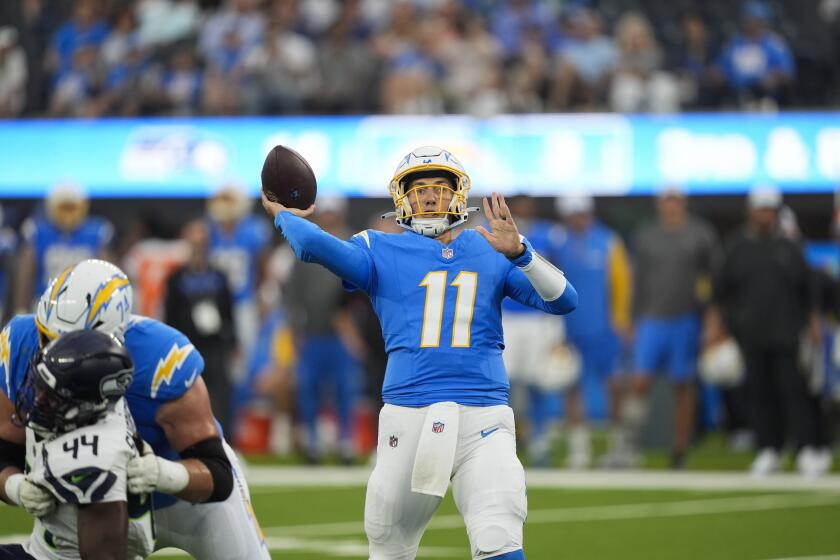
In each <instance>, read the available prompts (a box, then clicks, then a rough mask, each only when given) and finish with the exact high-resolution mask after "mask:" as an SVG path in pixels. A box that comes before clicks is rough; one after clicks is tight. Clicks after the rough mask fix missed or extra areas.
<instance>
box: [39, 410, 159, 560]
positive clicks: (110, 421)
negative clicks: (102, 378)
mask: <svg viewBox="0 0 840 560" xmlns="http://www.w3.org/2000/svg"><path fill="white" fill-rule="evenodd" d="M134 432H135V430H134V423H133V421H132V420H131V416H130V415H129V413H128V408H127V407H126V404H125V400H123V399H120V401H119V402H117V403H116V405H115V407H114V409H113V410H112V411H110V412H108V413H107V414H106V415H105V416H104V417H103V418H101V419H100V420H99V422H97V423H96V424H93V425H90V426H85V427H83V428H79V429H77V430H73V431H72V432H68V433H65V434H60V435H55V436H48V437H46V438H44V437H41V436H39V435H37V434H36V433H35V432H34V431H33V430H31V429H29V428H27V430H26V467H27V472H28V476H29V477H30V478H31V480H32V481H33V482H34V483H36V484H39V485H41V486H42V487H43V488H45V489H46V490H48V491H49V492H50V493H51V494H52V495H53V496H54V497H55V499H56V500H57V501H58V507H57V508H56V510H55V511H54V512H53V513H51V514H50V515H47V516H45V517H42V518H40V519H36V520H35V527H34V528H33V530H32V535H31V536H30V538H29V541H28V542H27V543H26V544H25V545H24V548H25V549H26V551H27V552H28V553H29V554H31V555H32V556H34V557H36V558H44V559H49V560H65V559H66V560H70V559H78V558H79V552H78V550H79V548H78V540H77V523H76V517H77V512H78V510H79V506H82V505H87V504H96V503H105V502H126V501H127V502H128V518H129V519H128V554H127V558H129V559H130V560H134V559H137V558H145V557H146V556H148V555H149V554H151V553H152V550H154V544H155V540H154V520H153V518H152V500H151V497H150V496H149V495H142V496H135V495H133V494H128V489H127V486H126V485H127V483H126V478H127V475H126V469H127V466H128V462H129V460H131V459H132V458H133V457H135V456H136V455H137V454H138V451H137V447H136V445H135V443H134Z"/></svg>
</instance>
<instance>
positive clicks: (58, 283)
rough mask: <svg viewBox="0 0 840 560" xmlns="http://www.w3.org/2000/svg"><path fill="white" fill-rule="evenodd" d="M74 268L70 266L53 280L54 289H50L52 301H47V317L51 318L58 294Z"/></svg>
mask: <svg viewBox="0 0 840 560" xmlns="http://www.w3.org/2000/svg"><path fill="white" fill-rule="evenodd" d="M72 270H73V267H72V266H68V267H67V268H65V269H64V270H62V271H61V274H59V275H58V276H56V277H55V280H53V284H52V290H50V301H49V302H47V305H48V307H47V319H49V318H50V313H52V310H53V307H55V300H56V299H58V294H59V293H60V292H61V288H62V287H64V283H65V282H66V281H67V277H68V276H70V272H71V271H72Z"/></svg>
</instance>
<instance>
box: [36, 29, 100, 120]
mask: <svg viewBox="0 0 840 560" xmlns="http://www.w3.org/2000/svg"><path fill="white" fill-rule="evenodd" d="M106 79H107V71H106V69H105V67H104V65H103V64H102V62H101V61H100V59H99V56H98V53H97V51H96V47H94V46H91V45H84V46H79V47H78V48H76V49H75V50H74V51H73V64H72V66H71V67H70V68H68V69H67V70H66V71H64V72H62V73H61V75H60V76H59V78H58V79H57V81H56V84H55V89H54V90H53V95H52V99H51V100H50V114H51V116H54V117H86V118H93V117H100V116H102V114H103V112H104V110H105V109H106V108H107V105H106V103H105V98H104V97H103V94H104V93H105V87H106Z"/></svg>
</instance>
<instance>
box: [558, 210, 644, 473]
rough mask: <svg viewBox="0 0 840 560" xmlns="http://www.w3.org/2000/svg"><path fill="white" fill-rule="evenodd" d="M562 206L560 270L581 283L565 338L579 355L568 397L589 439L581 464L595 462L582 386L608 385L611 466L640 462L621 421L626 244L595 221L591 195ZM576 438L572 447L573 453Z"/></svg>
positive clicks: (582, 435)
mask: <svg viewBox="0 0 840 560" xmlns="http://www.w3.org/2000/svg"><path fill="white" fill-rule="evenodd" d="M557 202H558V204H557V206H558V209H559V210H560V214H561V215H562V216H563V222H564V224H565V225H566V234H565V236H564V237H563V241H562V242H561V243H560V245H559V247H558V249H557V260H558V265H559V266H560V268H562V269H563V272H564V273H565V274H566V276H567V277H568V278H569V281H570V282H572V284H573V285H575V286H580V287H581V289H580V292H579V293H580V294H581V295H582V297H581V299H580V304H579V305H578V308H577V309H576V310H575V313H570V314H569V315H568V316H566V317H565V321H566V337H567V339H568V341H569V343H570V344H571V345H572V346H574V347H575V348H576V349H577V350H578V352H579V353H580V356H581V360H582V364H583V365H582V372H581V378H580V380H579V381H578V383H577V384H576V385H575V386H573V387H572V388H571V389H569V390H568V391H567V393H566V395H567V399H568V400H567V407H568V409H567V410H568V412H567V415H568V419H569V423H570V424H571V426H572V428H571V430H572V431H573V432H577V434H578V435H576V437H577V438H578V439H579V440H582V441H585V442H586V443H585V444H583V443H577V446H578V447H579V451H578V454H579V456H578V458H577V462H578V465H575V466H584V465H588V464H589V462H590V459H591V457H590V452H589V449H590V445H589V441H588V440H589V430H588V428H587V425H586V417H587V412H586V410H585V409H584V399H583V397H582V395H581V386H582V385H583V384H593V383H594V384H599V385H604V386H606V388H607V389H608V391H609V409H608V410H609V412H608V419H609V422H610V435H609V442H608V449H607V454H606V455H605V456H604V457H603V459H602V463H603V466H606V467H632V466H636V464H635V463H636V462H637V461H638V458H637V457H635V456H633V455H632V454H631V449H630V447H629V444H628V441H627V434H626V433H625V431H624V426H622V425H621V422H620V416H619V411H620V404H621V400H620V399H621V396H622V395H621V394H622V387H621V384H620V382H621V379H620V378H618V377H617V374H618V373H619V367H620V366H619V363H620V359H621V356H622V354H623V352H622V347H623V346H624V345H625V344H626V343H627V342H628V341H629V340H630V337H631V330H632V325H631V322H630V295H631V280H630V262H629V260H628V258H627V251H626V250H625V248H624V242H623V241H622V240H621V238H620V237H619V236H618V235H617V234H616V233H615V232H613V231H612V230H610V229H609V228H607V227H606V226H605V225H603V224H602V223H600V222H599V221H598V220H596V219H595V217H594V215H593V209H594V204H593V200H592V198H591V197H589V196H585V195H570V196H565V197H563V198H559V199H558V201H557ZM573 441H574V440H573V439H572V438H571V437H570V447H571V448H572V453H574V447H575V446H574V445H571V444H572V442H573Z"/></svg>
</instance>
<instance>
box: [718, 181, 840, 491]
mask: <svg viewBox="0 0 840 560" xmlns="http://www.w3.org/2000/svg"><path fill="white" fill-rule="evenodd" d="M781 205H782V195H781V192H779V190H778V189H777V188H775V187H767V186H761V187H756V188H754V189H752V190H751V191H750V193H749V195H748V197H747V211H748V219H747V224H746V227H744V228H743V229H742V230H741V231H739V232H737V233H736V234H735V235H734V237H733V239H732V240H731V241H730V243H728V244H727V247H726V251H725V256H724V260H723V265H722V267H721V270H720V274H719V276H718V278H717V280H716V282H715V303H716V307H715V308H713V309H712V310H711V311H710V318H709V320H708V324H709V325H714V326H715V327H716V328H715V331H716V332H714V335H715V336H716V337H720V336H723V335H725V331H728V332H729V333H730V334H731V335H732V336H733V337H734V338H735V340H736V341H737V343H738V345H739V346H740V348H741V351H742V352H743V355H744V363H745V366H746V393H747V400H748V406H749V409H750V413H751V414H750V416H751V421H752V424H753V428H754V430H755V432H756V438H757V445H758V454H757V455H756V458H755V460H754V461H753V463H752V466H751V467H750V472H751V473H752V474H753V475H756V476H764V475H768V474H771V473H773V472H775V471H777V470H779V468H780V466H781V452H782V448H783V447H784V445H785V440H786V435H787V434H788V433H790V434H792V435H793V438H794V444H795V446H796V449H798V451H799V452H798V455H797V467H798V468H799V470H800V472H802V473H803V474H805V475H808V476H817V475H820V474H823V473H825V472H827V470H828V469H829V467H830V465H831V455H830V453H829V454H826V453H825V452H824V451H822V450H820V449H819V448H818V443H819V442H818V430H819V428H818V425H817V422H818V415H817V414H816V411H814V410H813V405H812V401H811V400H810V399H809V398H808V389H807V387H806V383H805V377H804V376H803V375H801V374H800V371H799V364H798V357H799V346H800V339H801V336H802V334H803V332H805V331H806V330H808V329H809V327H810V334H811V336H813V337H814V338H815V339H816V338H817V337H819V327H818V323H817V316H816V312H815V309H814V308H813V307H814V302H815V298H814V297H813V293H812V291H813V281H812V273H811V271H810V269H809V267H808V264H807V263H806V261H805V258H804V255H803V253H802V249H801V248H800V247H799V245H797V244H796V242H794V241H793V240H791V239H789V238H788V237H787V236H785V235H784V233H783V232H782V230H781V228H780V227H779V209H780V208H781Z"/></svg>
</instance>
